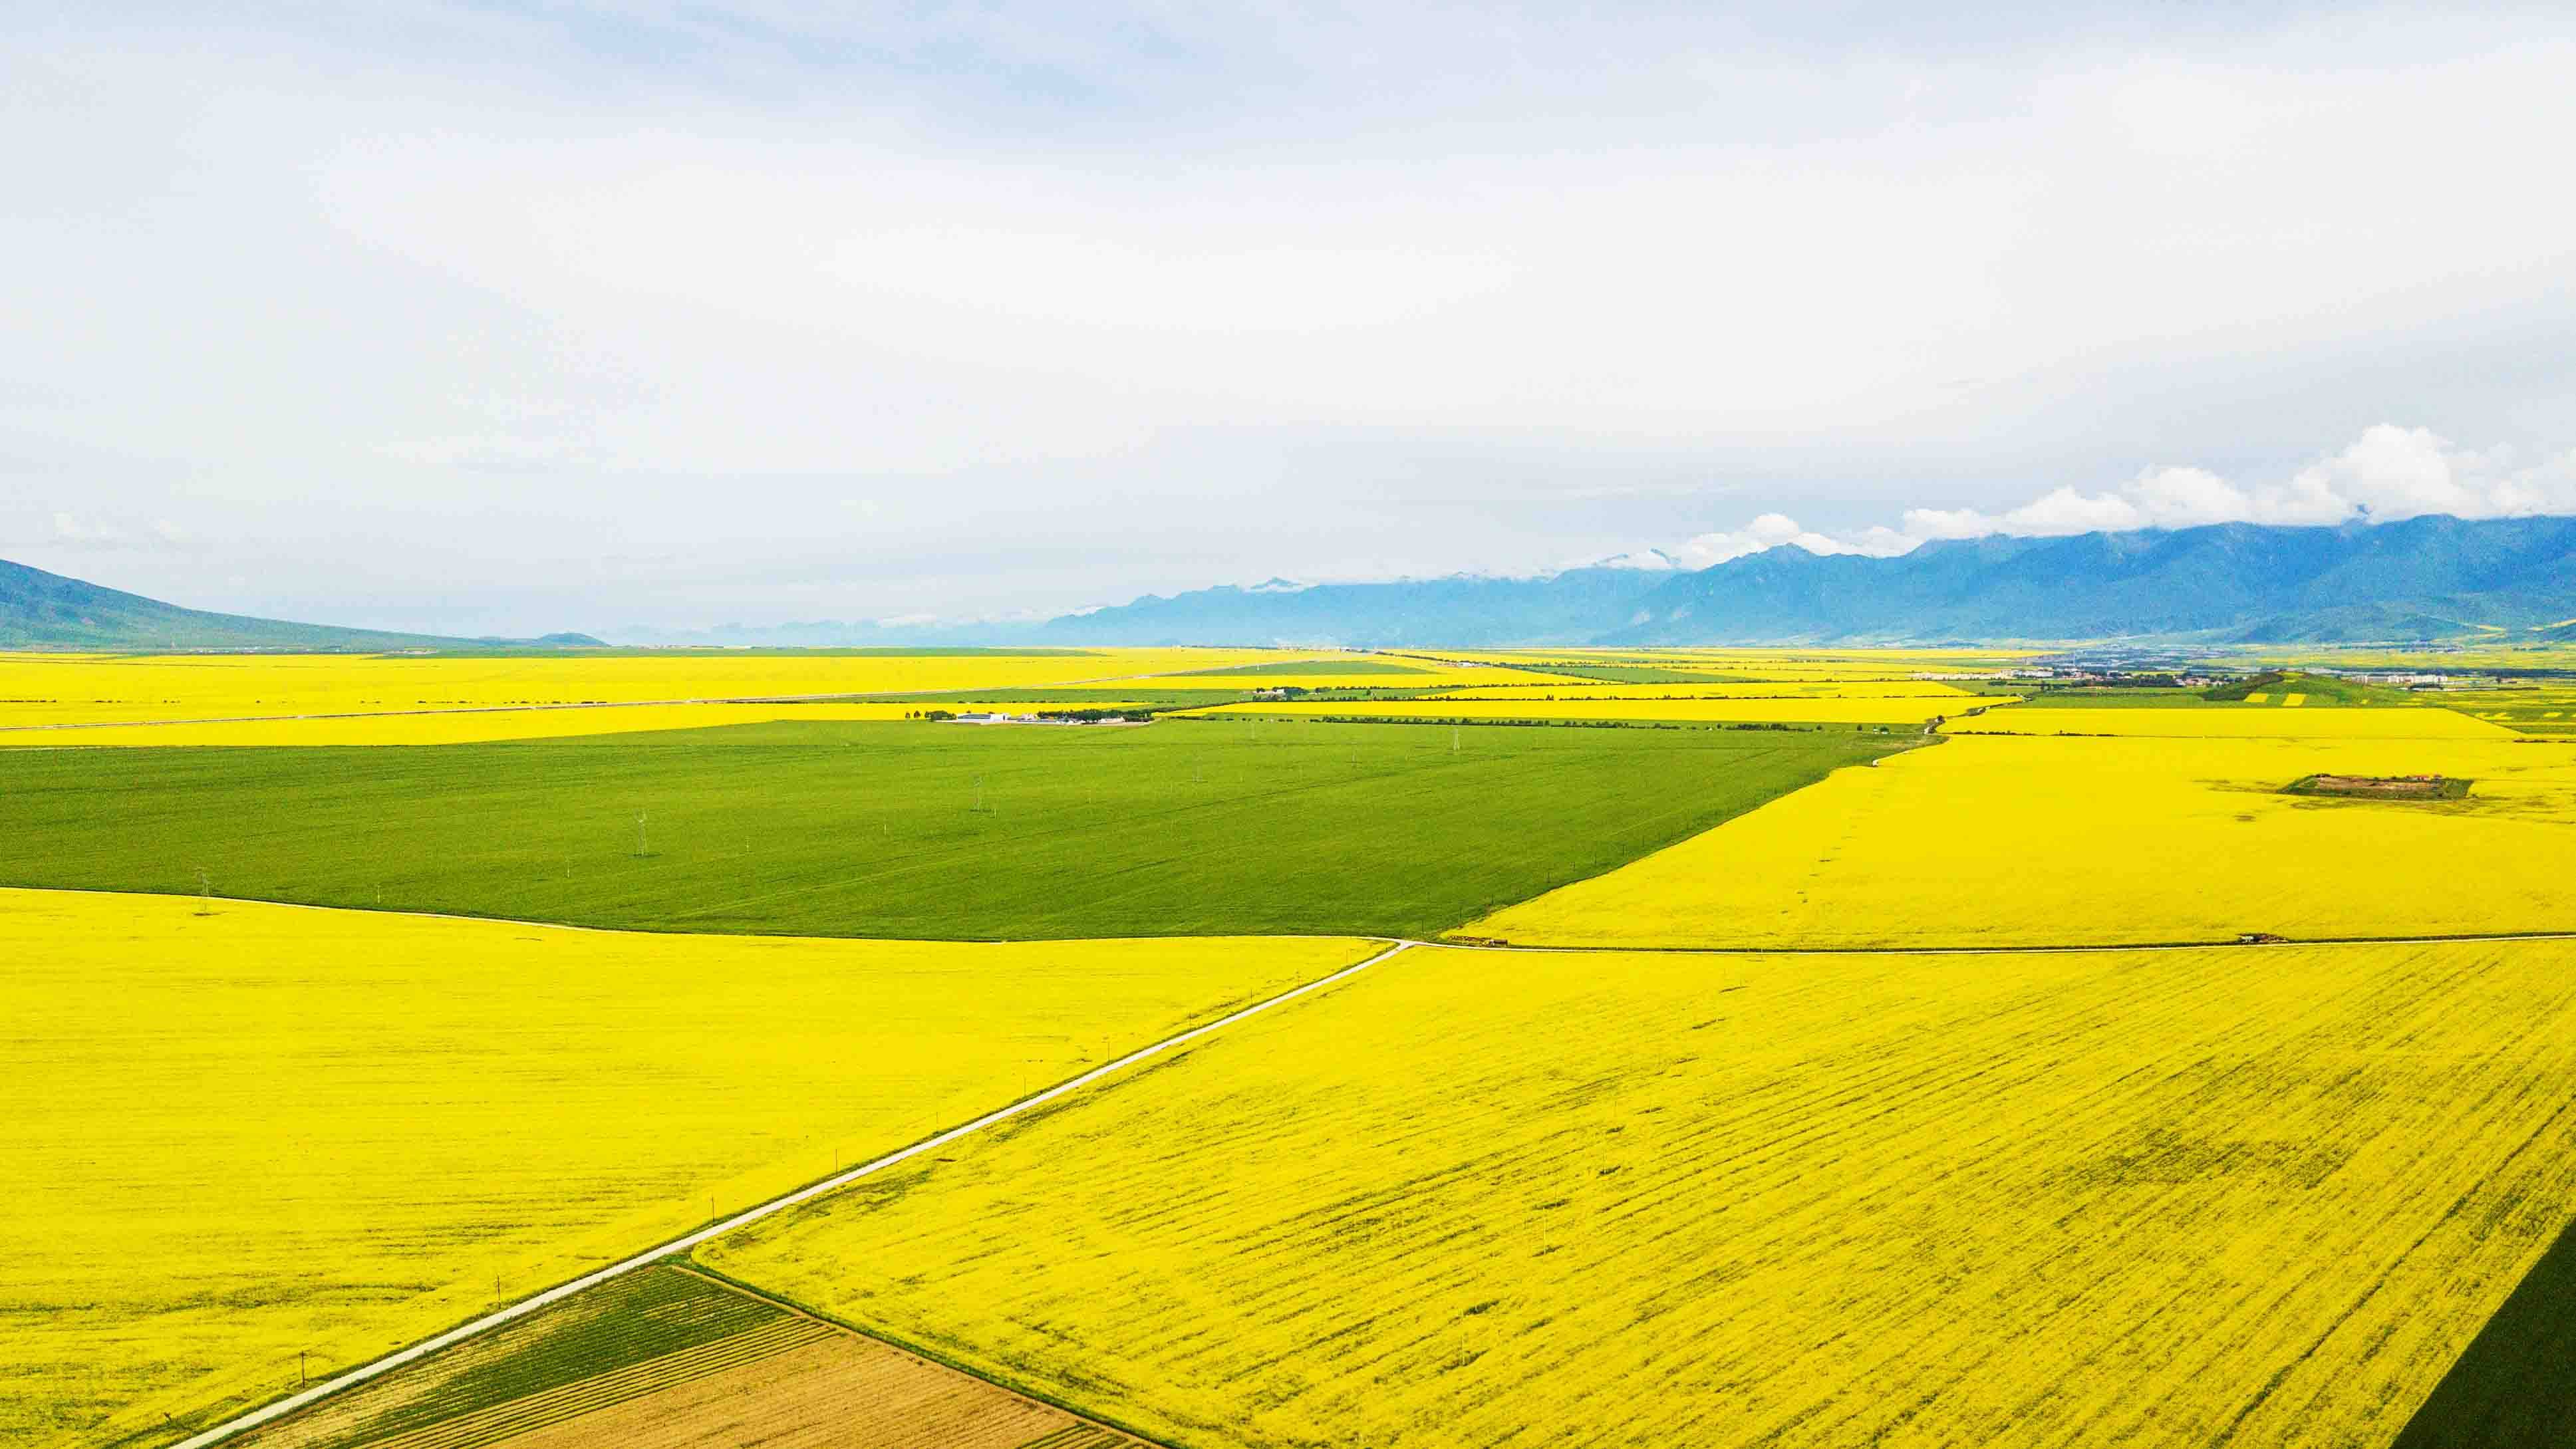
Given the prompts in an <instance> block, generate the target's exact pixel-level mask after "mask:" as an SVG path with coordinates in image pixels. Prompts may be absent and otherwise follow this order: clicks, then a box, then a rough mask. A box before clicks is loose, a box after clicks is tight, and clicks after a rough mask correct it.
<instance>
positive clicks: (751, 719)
mask: <svg viewBox="0 0 2576 1449" xmlns="http://www.w3.org/2000/svg"><path fill="white" fill-rule="evenodd" d="M1118 702H1119V701H1115V700H1103V701H1101V703H1100V704H1098V705H1086V707H1087V708H1094V709H1097V708H1106V707H1109V706H1112V705H1114V704H1116V703H1118ZM936 707H939V706H930V705H922V704H895V703H886V704H879V703H874V702H871V701H866V700H858V701H847V702H844V701H833V702H829V703H813V704H799V703H786V704H614V705H552V706H545V707H532V708H507V707H504V708H483V709H465V710H431V711H423V712H420V713H415V714H368V715H340V716H332V717H325V718H318V719H246V720H190V721H179V722H173V723H170V724H135V725H69V726H40V727H36V728H32V729H0V749H13V748H14V749H94V748H100V747H108V746H124V747H131V746H173V745H214V746H269V745H289V746H291V745H459V744H475V743H482V742H488V741H494V740H551V739H564V738H567V737H571V736H576V735H615V734H640V733H644V732H648V731H652V730H688V729H707V728H710V727H713V726H717V725H737V724H765V723H768V722H770V721H772V720H899V719H903V718H905V717H906V716H908V715H917V714H919V713H921V712H922V711H923V710H924V709H928V708H936ZM947 707H948V708H953V709H960V710H968V709H972V710H1000V711H1003V712H1005V713H1014V714H1017V713H1027V712H1030V711H1034V710H1041V709H1061V708H1064V706H1063V705H1061V704H1027V703H984V702H980V701H979V702H977V703H974V704H963V703H960V704H956V705H952V706H947Z"/></svg>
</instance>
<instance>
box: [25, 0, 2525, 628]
mask: <svg viewBox="0 0 2576 1449" xmlns="http://www.w3.org/2000/svg"><path fill="white" fill-rule="evenodd" d="M2129 8H2132V7H2095V6H2086V5H2083V4H2060V5H2045V6H2038V5H2034V6H2015V5H1998V6H1989V7H1927V6H1921V5H1913V4H1888V5H1873V4H1862V3H1849V4H1839V5H1837V4H1819V3H1813V0H1807V3H1783V4H1779V5H1767V6H1755V7H1749V8H1742V9H1739V10H1738V12H1737V14H1736V15H1735V16H1734V17H1733V18H1712V17H1711V16H1709V15H1707V14H1706V13H1704V12H1705V11H1706V10H1707V9H1708V7H1704V6H1697V5H1679V6H1672V7H1655V6H1633V7H1629V6H1617V5H1602V6H1590V7H1584V13H1583V14H1581V15H1580V16H1579V17H1570V16H1569V15H1567V14H1563V13H1559V12H1560V11H1571V10H1573V9H1574V7H1570V6H1567V7H1544V6H1529V7H1517V8H1516V7H1510V6H1505V5H1496V4H1479V5H1473V6H1459V7H1456V8H1454V9H1443V8H1441V7H1439V6H1437V5H1433V4H1423V3H1415V4H1405V5H1385V6H1374V7H1352V8H1348V9H1339V10H1335V9H1308V8H1302V7H1294V6H1264V7H1259V8H1253V9H1229V10H1220V9H1219V8H1217V7H1206V6H1198V5H1184V4H1172V5H1168V6H1160V5H1135V6H1124V7H1122V6H1121V5H1119V4H1117V3H1114V0H1100V3H1091V4H1084V5H1066V4H1060V3H1059V4H1036V5H1019V4H1012V3H994V4H986V5H980V6H959V7H954V8H949V7H942V6H938V5H914V6H903V7H897V6H891V5H854V6H847V7H830V6H824V5H817V4H812V3H805V0H686V3H682V0H672V3H652V0H555V3H507V0H496V3H479V4H466V5H434V4H428V3H402V0H392V3H381V4H373V5H369V4H353V3H322V0H316V3H312V4H274V5H226V4H223V3H221V0H215V3H207V0H198V3H190V4H173V5H169V6H154V5H148V4H118V3H114V0H85V3H80V4H72V5H60V6H54V5H48V4H42V3H39V4H35V5H32V6H31V5H28V4H25V3H21V4H18V5H14V6H11V7H9V10H10V15H11V20H10V23H9V25H8V27H7V30H6V37H5V38H0V171H5V174H6V176H7V177H8V183H7V185H6V187H5V188H0V261H5V263H6V265H5V266H4V267H0V324H5V325H0V557H7V558H11V559H15V560H18V561H21V562H25V563H31V564H35V565H38V566H40V567H44V568H50V569H55V570H58V571H61V572H66V573H72V574H76V575H80V576H82V577H87V578H92V579H96V580H98V581H100V582H104V583H109V584H113V585H116V586H118V587H123V588H130V589H135V590H137V591H140V592H145V593H151V594H155V595H159V596H162V597H168V598H172V599H175V600H177V601H179V602H183V603H187V604H192V605H197V606H201V607H211V608H221V609H228V610H238V611H246V612H254V613H264V614H276V615H285V616H291V617H298V618H306V619H314V620H320V621H326V622H334V623H350V624H372V625H382V626H393V627H408V628H432V629H439V630H450V631H461V632H534V631H538V630H545V629H557V628H576V629H592V630H602V629H615V628H617V627H620V626H623V625H628V624H653V625H660V626H676V627H692V626H703V625H708V624H715V623H720V622H726V621H744V622H752V623H768V622H778V621H785V620H794V619H817V618H842V619H856V618H885V617H897V616H911V615H922V614H928V615H937V616H941V617H946V618H967V617H976V616H985V615H998V614H1010V613H1017V612H1026V611H1044V612H1055V611H1060V610H1064V609H1070V608H1075V607H1081V606H1085V605H1092V604H1100V603H1105V602H1116V601H1121V600H1124V599H1126V598H1128V597H1131V596H1133V595H1135V594H1137V593H1141V592H1145V591H1149V590H1150V591H1159V592H1170V591H1173V590H1176V589H1180V588H1188V587H1196V586H1201V585H1206V584H1211V583H1220V582H1245V583H1249V582H1257V581H1259V580H1261V579H1263V578H1266V577H1268V576H1271V575H1274V574H1281V575H1287V576H1290V577H1294V578H1303V579H1343V578H1367V577H1384V576H1392V575H1398V574H1415V575H1420V574H1436V573H1447V572H1452V571H1458V570H1480V571H1494V572H1515V573H1517V572H1529V571H1536V570H1543V569H1548V568H1554V567H1560V566H1564V565H1568V564H1573V563H1579V562H1584V561H1587V560H1593V559H1599V558H1604V557H1611V556H1621V557H1624V558H1626V559H1627V560H1628V561H1630V562H1634V563H1638V564H1641V565H1647V566H1656V565H1668V564H1672V563H1679V564H1684V565H1695V564H1698V563H1704V562H1708V561H1711V560H1714V559H1717V558H1722V557H1726V556H1729V555H1730V554H1733V553H1737V552H1741V551H1743V550H1745V549H1747V548H1751V547H1757V546H1764V545H1771V544H1780V543H1784V542H1785V543H1790V544H1791V545H1792V546H1795V544H1796V543H1797V542H1803V543H1804V544H1805V545H1806V546H1809V547H1816V548H1867V549H1872V550H1876V551H1882V552H1884V551H1891V550H1895V549H1899V548H1903V547H1906V546H1909V545H1910V544H1911V543H1912V542H1914V541H1916V540H1918V539H1921V538H1926V537H1939V536H1950V535H1955V534H1960V533H1970V532H1976V531H1980V530H1986V529H1994V528H2005V529H2013V530H2019V531H2065V530H2070V529H2076V528H2086V527H2136V526H2145V525H2151V524H2158V523H2165V524H2177V523H2190V522H2199V521H2206V520H2209V519H2213V518H2224V517H2251V518H2262V519H2275V520H2280V521H2293V522H2310V521H2332V520H2335V519H2340V518H2345V517H2353V516H2362V513H2363V510H2367V511H2368V516H2375V517H2391V516H2398V515H2401V514H2405V513H2409V512H2423V511H2454V512H2468V513H2497V512H2528V511H2536V510H2548V511H2576V454H2571V452H2570V448H2571V446H2576V366H2571V365H2570V361H2569V360H2570V359H2571V358H2576V188H2570V187H2569V186H2568V185H2567V181H2566V172H2567V158H2566V149H2567V144H2568V138H2569V137H2570V136H2576V85H2570V84H2569V83H2568V78H2569V77H2570V76H2571V75H2576V23H2571V21H2570V20H2569V19H2568V18H2567V14H2566V11H2565V8H2564V7H2563V6H2535V7H2532V8H2529V9H2527V10H2521V11H2515V10H2510V9H2495V10H2491V11H2489V12H2487V13H2484V14H2481V15H2477V16H2453V17H2448V18H2443V17H2428V16H2425V15H2422V14H2408V13H2404V12H2398V11H2390V12H2387V13H2384V14H2379V15H2371V14H2368V13H2356V12H2355V11H2354V10H2353V8H2352V7H2349V6H2335V7H2330V8H2327V7H2320V8H2317V9H2296V8H2268V9H2267V8H2262V7H2215V6H2213V7H2198V8H2197V9H2199V10H2204V11H2205V12H2206V13H2205V14H2195V15H2191V16H2182V17H2180V18H2176V17H2175V16H2173V15H2171V14H2169V13H2168V12H2178V11H2180V10H2181V9H2182V7H2173V6H2165V5H2155V6H2138V7H2134V9H2136V10H2138V11H2143V12H2146V13H2150V14H2153V15H2155V16H2156V17H2157V18H2155V19H2153V20H2141V19H2135V18H2126V17H2124V15H2123V11H2124V10H2126V9H2129ZM833 9H841V10H844V11H845V12H846V13H845V14H844V15H843V16H842V17H841V18H822V17H824V16H826V14H827V12H828V11H830V10H833ZM1935 9H1940V10H1944V11H1957V12H1958V13H1945V14H1942V15H1940V16H1939V17H1938V18H1937V19H1936V18H1931V17H1930V12H1931V11H1933V10H1935Z"/></svg>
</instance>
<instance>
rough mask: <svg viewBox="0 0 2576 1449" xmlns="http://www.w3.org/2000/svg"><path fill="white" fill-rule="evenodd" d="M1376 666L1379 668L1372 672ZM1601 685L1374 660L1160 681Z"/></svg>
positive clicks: (1246, 685) (1221, 686)
mask: <svg viewBox="0 0 2576 1449" xmlns="http://www.w3.org/2000/svg"><path fill="white" fill-rule="evenodd" d="M1371 666H1374V667H1371ZM1596 682H1597V681H1594V680H1589V679H1581V678H1577V677H1576V676H1573V675H1568V674H1543V673H1540V672H1538V671H1536V670H1530V669H1494V668H1488V667H1485V666H1483V665H1477V664H1463V665H1461V664H1448V663H1443V662H1442V661H1440V660H1436V659H1425V658H1413V657H1409V656H1400V655H1371V656H1367V657H1366V658H1364V659H1359V660H1355V661H1350V662H1346V663H1343V664H1341V665H1339V666H1336V664H1335V663H1333V662H1331V661H1316V662H1315V663H1314V665H1313V667H1312V668H1307V667H1302V666H1300V667H1293V668H1272V667H1258V668H1248V669H1211V670H1208V671H1206V672H1193V673H1188V674H1172V675H1165V676H1161V677H1158V678H1156V679H1155V680H1154V685H1155V687H1157V688H1160V689H1215V690H1236V689H1382V690H1415V689H1460V688H1476V687H1485V688H1508V687H1514V686H1521V685H1532V686H1535V685H1548V684H1560V685H1582V684H1592V683H1596ZM1078 687H1079V688H1083V689H1133V688H1135V684H1134V682H1133V681H1129V680H1124V679H1104V680H1100V681H1097V682H1096V683H1091V684H1084V685H1080V686H1078Z"/></svg>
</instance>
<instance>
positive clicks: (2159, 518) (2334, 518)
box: [1657, 423, 2576, 568]
mask: <svg viewBox="0 0 2576 1449" xmlns="http://www.w3.org/2000/svg"><path fill="white" fill-rule="evenodd" d="M2512 463H2513V459H2512V453H2511V450H2509V449H2505V448H2493V449H2488V450H2485V451H2477V450H2473V449H2468V448H2462V447H2459V446H2458V445H2456V444H2454V443H2452V442H2451V441H2450V440H2449V439H2447V438H2444V437H2442V436H2441V435H2440V434H2438V433H2435V432H2433V431H2432V430H2430V429H2427V428H2403V427H2397V426H2395V425H2393V424H2388V423H2380V424H2377V425H2374V426H2372V427H2370V428H2367V429H2365V430H2364V431H2363V432H2362V434H2361V436H2360V437H2359V438H2356V439H2354V440H2353V442H2352V443H2351V445H2350V446H2348V447H2346V448H2344V449H2343V450H2342V451H2341V452H2338V453H2335V454H2332V455H2330V456H2328V457H2324V458H2320V459H2318V460H2317V461H2316V462H2314V463H2311V464H2309V465H2308V466H2306V467H2304V468H2301V469H2299V470H2298V471H2297V472H2296V473H2294V474H2292V475H2291V476H2290V477H2289V478H2287V479H2286V480H2283V481H2280V482H2260V483H2256V484H2253V485H2252V486H2250V487H2248V486H2243V485H2239V484H2236V483H2232V482H2230V481H2228V480H2227V479H2225V478H2222V477H2220V476H2219V475H2218V474H2216V473H2213V472H2211V471H2209V470H2208V469H2206V468H2197V467H2187V466H2177V465H2166V466H2161V467H2154V468H2149V469H2146V470H2145V471H2143V472H2141V473H2139V474H2138V476H2137V477H2135V478H2133V479H2131V480H2129V481H2128V482H2127V483H2124V484H2122V485H2120V486H2119V487H2118V488H2116V489H2113V490H2110V491H2108V492H2102V493H2086V492H2083V491H2081V490H2078V489H2075V488H2072V487H2064V486H2061V487H2057V488H2052V489H2050V490H2049V491H2048V492H2046V493H2043V494H2041V495H2040V496H2039V497H2037V498H2034V499H2032V500H2031V501H2030V502H2028V503H2025V504H2022V505H2021V506H2020V507H2018V508H2013V509H2008V510H2006V511H2004V512H2002V513H1987V512H1983V511H1980V510H1978V509H1974V508H1909V509H1907V510H1906V511H1905V520H1904V525H1903V526H1902V527H1901V528H1889V527H1886V526H1885V525H1883V524H1882V525H1874V526H1872V527H1870V528H1867V529H1864V530H1862V531H1860V532H1859V533H1856V534H1848V535H1842V536H1828V535H1823V534H1817V533H1813V532H1810V531H1808V530H1805V529H1802V528H1800V527H1799V526H1798V525H1797V524H1796V523H1795V522H1793V521H1791V520H1790V519H1788V518H1787V517H1785V516H1783V515H1781V514H1777V513H1766V514H1763V515H1762V516H1761V517H1759V518H1756V519H1755V520H1753V522H1751V523H1750V524H1747V525H1746V526H1745V527H1744V528H1742V529H1740V530H1738V531H1736V532H1734V533H1704V534H1701V535H1699V536H1698V537H1696V538H1694V539H1692V540H1691V541H1690V542H1689V543H1687V544H1685V545H1683V547H1682V550H1681V552H1680V554H1679V555H1678V556H1677V557H1674V558H1673V562H1674V564H1675V565H1676V566H1680V567H1689V568H1704V567H1706V566H1708V565H1709V564H1712V563H1724V562H1725V561H1726V560H1728V559H1731V558H1741V557H1743V556H1744V555H1746V554H1751V553H1759V552H1761V551H1763V550H1765V549H1770V548H1777V547H1779V546H1780V545H1782V544H1784V543H1794V544H1796V545H1797V546H1798V547H1800V548H1803V549H1805V550H1807V551H1808V552H1809V553H1819V554H1827V553H1867V554H1872V555H1876V556H1879V557H1888V556H1892V555H1895V554H1901V553H1905V552H1907V551H1909V550H1911V549H1913V548H1915V547H1916V546H1917V545H1920V544H1922V543H1925V542H1928V541H1930V540H1933V539H1942V538H1982V537H1985V536H1987V535H1989V534H2010V535H2015V536H2021V537H2041V538H2045V537H2053V536H2057V535H2062V534H2072V533H2121V532H2127V531H2130V530H2133V529H2141V528H2196V527H2199V526H2201V525H2203V524H2212V523H2266V524H2285V525H2323V524H2337V523H2346V522H2353V521H2359V522H2363V523H2388V522H2393V521H2395V520H2398V519H2403V518H2417V517H2421V516H2423V515H2425V514H2428V513H2444V514H2450V515H2453V516H2455V517H2459V518H2502V517H2512V516H2516V515H2527V514H2537V513H2576V449H2570V450H2568V451H2567V452H2565V453H2562V454H2558V455H2555V456H2553V457H2550V458H2547V459H2544V460H2542V461H2541V462H2539V463H2537V464H2534V465H2531V466H2528V467H2521V468H2516V467H2514V466H2512ZM1657 556H1658V557H1672V556H1667V555H1663V554H1661V553H1660V552H1659V553H1658V554H1657Z"/></svg>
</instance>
